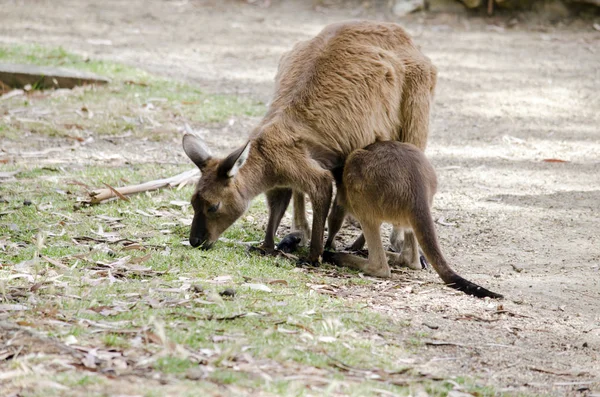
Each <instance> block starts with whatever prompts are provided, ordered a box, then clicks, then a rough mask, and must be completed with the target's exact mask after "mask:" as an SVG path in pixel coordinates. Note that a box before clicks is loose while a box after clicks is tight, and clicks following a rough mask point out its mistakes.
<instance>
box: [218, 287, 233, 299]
mask: <svg viewBox="0 0 600 397" xmlns="http://www.w3.org/2000/svg"><path fill="white" fill-rule="evenodd" d="M219 295H221V296H226V297H230V298H233V297H234V296H235V291H234V290H233V288H226V289H225V290H224V291H221V292H219Z"/></svg>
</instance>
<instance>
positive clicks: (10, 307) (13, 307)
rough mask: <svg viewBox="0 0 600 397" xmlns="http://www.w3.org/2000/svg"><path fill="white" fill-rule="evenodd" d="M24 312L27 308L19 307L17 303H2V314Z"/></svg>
mask: <svg viewBox="0 0 600 397" xmlns="http://www.w3.org/2000/svg"><path fill="white" fill-rule="evenodd" d="M23 310H27V306H25V305H19V304H18V303H16V304H10V303H0V312H16V311H23Z"/></svg>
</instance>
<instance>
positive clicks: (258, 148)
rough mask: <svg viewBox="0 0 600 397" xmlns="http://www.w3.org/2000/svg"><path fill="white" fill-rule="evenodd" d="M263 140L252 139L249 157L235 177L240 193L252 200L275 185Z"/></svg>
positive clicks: (258, 138)
mask: <svg viewBox="0 0 600 397" xmlns="http://www.w3.org/2000/svg"><path fill="white" fill-rule="evenodd" d="M261 141H262V140H261V139H260V137H254V138H252V139H251V140H250V153H249V154H248V159H247V160H246V163H245V164H244V165H243V166H242V167H241V168H240V170H239V172H238V175H236V177H235V178H237V183H238V188H239V191H240V193H241V194H242V195H243V196H244V198H245V199H247V200H252V199H253V198H254V197H256V196H258V195H259V194H261V193H263V192H265V191H267V190H269V189H271V188H273V187H274V186H275V183H274V182H273V179H274V178H273V177H272V167H270V164H269V163H270V160H269V159H268V158H267V156H266V155H265V153H264V149H263V147H262V142H261Z"/></svg>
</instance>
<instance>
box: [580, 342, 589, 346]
mask: <svg viewBox="0 0 600 397" xmlns="http://www.w3.org/2000/svg"><path fill="white" fill-rule="evenodd" d="M588 346H589V345H588V343H587V342H583V345H581V347H588Z"/></svg>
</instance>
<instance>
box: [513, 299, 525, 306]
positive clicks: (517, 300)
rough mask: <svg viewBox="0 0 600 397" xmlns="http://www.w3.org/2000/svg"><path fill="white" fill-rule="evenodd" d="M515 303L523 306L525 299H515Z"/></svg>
mask: <svg viewBox="0 0 600 397" xmlns="http://www.w3.org/2000/svg"><path fill="white" fill-rule="evenodd" d="M513 303H516V304H517V305H522V304H523V298H515V299H513Z"/></svg>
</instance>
